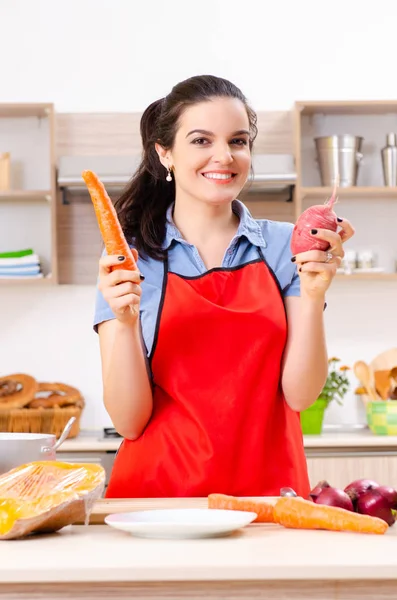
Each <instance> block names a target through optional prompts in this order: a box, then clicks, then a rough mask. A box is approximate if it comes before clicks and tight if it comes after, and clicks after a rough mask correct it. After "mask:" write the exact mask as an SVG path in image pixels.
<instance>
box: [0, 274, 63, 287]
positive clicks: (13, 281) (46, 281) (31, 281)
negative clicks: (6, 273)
mask: <svg viewBox="0 0 397 600" xmlns="http://www.w3.org/2000/svg"><path fill="white" fill-rule="evenodd" d="M52 283H53V279H52V277H51V275H47V276H46V277H37V278H34V277H32V278H29V277H21V278H19V279H18V278H16V277H7V278H5V277H4V278H2V277H0V285H52Z"/></svg>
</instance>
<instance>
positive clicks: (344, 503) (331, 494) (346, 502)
mask: <svg viewBox="0 0 397 600" xmlns="http://www.w3.org/2000/svg"><path fill="white" fill-rule="evenodd" d="M310 495H311V497H312V498H313V500H314V502H315V503H316V504H326V505H327V506H337V507H339V508H344V509H345V510H351V511H354V507H353V502H352V501H351V500H350V498H349V496H348V495H347V494H346V492H344V491H343V490H339V489H338V488H334V487H323V489H322V490H320V491H319V493H318V494H317V495H316V494H310Z"/></svg>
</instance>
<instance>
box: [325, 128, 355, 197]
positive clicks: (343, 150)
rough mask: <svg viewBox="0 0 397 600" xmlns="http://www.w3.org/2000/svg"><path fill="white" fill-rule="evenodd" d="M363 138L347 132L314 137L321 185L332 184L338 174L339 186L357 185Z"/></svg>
mask: <svg viewBox="0 0 397 600" xmlns="http://www.w3.org/2000/svg"><path fill="white" fill-rule="evenodd" d="M363 139H364V138H362V137H359V136H355V135H347V134H346V135H331V136H325V137H318V138H314V142H315V144H316V150H317V159H318V164H319V168H320V176H321V183H322V185H325V186H332V185H334V184H335V181H336V178H337V177H338V175H339V185H340V187H350V186H354V185H357V177H358V168H359V165H360V161H361V160H362V158H363V155H362V153H361V146H362V143H363Z"/></svg>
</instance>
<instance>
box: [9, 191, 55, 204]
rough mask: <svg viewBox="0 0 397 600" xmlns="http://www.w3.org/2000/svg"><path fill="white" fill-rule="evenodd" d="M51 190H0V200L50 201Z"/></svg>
mask: <svg viewBox="0 0 397 600" xmlns="http://www.w3.org/2000/svg"><path fill="white" fill-rule="evenodd" d="M50 201H51V190H8V191H0V202H50Z"/></svg>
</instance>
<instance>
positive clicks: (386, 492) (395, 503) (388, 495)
mask: <svg viewBox="0 0 397 600" xmlns="http://www.w3.org/2000/svg"><path fill="white" fill-rule="evenodd" d="M376 491H377V492H379V493H380V494H381V495H382V496H383V497H384V498H385V499H386V500H387V501H388V503H389V506H390V508H394V509H397V491H396V490H395V489H394V488H392V487H389V486H387V485H380V486H379V487H377V488H376Z"/></svg>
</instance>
